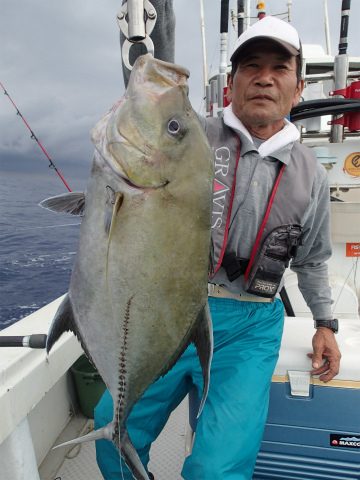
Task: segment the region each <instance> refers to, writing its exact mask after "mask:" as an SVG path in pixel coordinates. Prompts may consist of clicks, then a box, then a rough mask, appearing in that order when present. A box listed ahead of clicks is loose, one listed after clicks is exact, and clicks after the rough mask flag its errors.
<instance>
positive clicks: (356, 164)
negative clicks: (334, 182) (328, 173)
mask: <svg viewBox="0 0 360 480" xmlns="http://www.w3.org/2000/svg"><path fill="white" fill-rule="evenodd" d="M344 172H346V173H348V174H349V175H351V176H352V177H360V152H354V153H351V154H350V155H349V156H348V157H347V158H346V160H345V163H344Z"/></svg>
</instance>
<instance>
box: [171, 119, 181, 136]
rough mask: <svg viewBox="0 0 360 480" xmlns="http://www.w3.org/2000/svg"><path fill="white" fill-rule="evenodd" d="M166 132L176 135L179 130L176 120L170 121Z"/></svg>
mask: <svg viewBox="0 0 360 480" xmlns="http://www.w3.org/2000/svg"><path fill="white" fill-rule="evenodd" d="M168 130H169V132H170V133H178V132H179V130H180V125H179V122H178V121H177V120H175V119H174V120H170V122H169V125H168Z"/></svg>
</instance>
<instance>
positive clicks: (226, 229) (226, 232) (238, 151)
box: [214, 132, 241, 275]
mask: <svg viewBox="0 0 360 480" xmlns="http://www.w3.org/2000/svg"><path fill="white" fill-rule="evenodd" d="M233 134H234V137H235V138H236V141H237V144H238V146H237V152H236V165H235V174H234V182H233V186H232V190H231V197H230V203H229V210H228V214H227V219H226V225H225V236H224V241H223V246H222V249H221V252H220V257H219V261H218V264H217V265H216V267H215V270H214V275H215V273H216V272H217V271H218V270H219V268H220V265H221V262H222V260H223V257H224V253H225V248H226V242H227V237H228V233H229V223H230V216H231V207H232V204H233V199H234V194H235V185H236V172H237V167H238V165H239V158H240V149H241V144H240V140H239V138H238V136H237V135H236V134H235V133H234V132H233Z"/></svg>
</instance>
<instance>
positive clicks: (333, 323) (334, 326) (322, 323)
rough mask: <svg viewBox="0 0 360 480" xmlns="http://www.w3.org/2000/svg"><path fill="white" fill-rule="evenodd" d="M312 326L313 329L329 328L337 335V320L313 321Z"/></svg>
mask: <svg viewBox="0 0 360 480" xmlns="http://www.w3.org/2000/svg"><path fill="white" fill-rule="evenodd" d="M314 326H315V328H319V327H327V328H330V329H331V330H332V331H333V332H334V333H338V331H339V321H338V319H337V318H334V319H333V320H314Z"/></svg>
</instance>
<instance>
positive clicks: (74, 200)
mask: <svg viewBox="0 0 360 480" xmlns="http://www.w3.org/2000/svg"><path fill="white" fill-rule="evenodd" d="M39 206H40V207H43V208H47V209H48V210H51V211H53V212H56V213H70V214H71V215H79V216H80V217H81V216H83V215H84V210H85V194H84V192H71V193H63V194H62V195H57V196H56V197H50V198H47V199H45V200H43V201H42V202H40V203H39Z"/></svg>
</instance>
